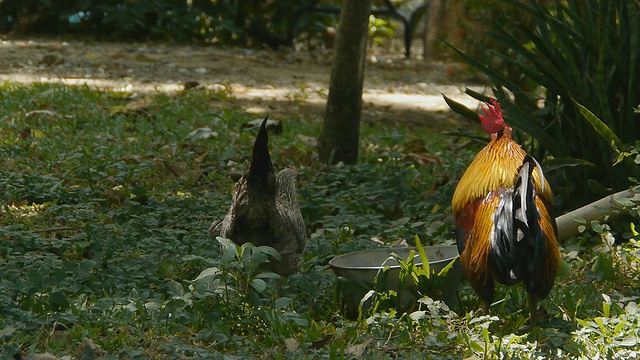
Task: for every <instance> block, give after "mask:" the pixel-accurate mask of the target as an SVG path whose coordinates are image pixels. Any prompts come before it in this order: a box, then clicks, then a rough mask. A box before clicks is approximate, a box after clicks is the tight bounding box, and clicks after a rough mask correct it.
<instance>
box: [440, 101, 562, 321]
mask: <svg viewBox="0 0 640 360" xmlns="http://www.w3.org/2000/svg"><path fill="white" fill-rule="evenodd" d="M483 111H484V113H485V115H484V116H483V115H479V118H480V120H481V122H482V127H483V129H484V130H485V131H486V132H487V133H489V134H490V136H491V141H490V142H489V144H488V145H487V146H485V147H484V148H483V149H482V150H481V151H480V152H479V153H478V154H477V155H476V157H475V158H474V159H473V161H472V162H471V164H470V165H469V167H468V168H467V170H466V171H465V173H464V174H463V175H462V178H461V179H460V182H459V183H458V186H457V187H456V190H455V193H454V194H453V199H452V204H451V205H452V211H453V215H454V217H455V227H456V239H457V244H458V251H459V253H460V262H461V263H462V266H463V269H464V274H465V277H466V278H467V280H468V281H469V283H470V284H471V287H472V288H473V289H474V290H475V292H476V293H477V294H478V295H479V296H480V298H481V299H482V301H483V305H484V306H483V308H484V312H485V313H488V311H489V306H490V305H491V303H492V302H493V295H494V291H495V281H496V280H497V281H498V282H499V283H502V284H505V285H514V284H517V283H519V282H523V283H524V286H525V288H526V290H527V293H528V300H529V311H530V314H531V315H530V321H529V324H530V326H533V325H535V324H536V320H537V318H536V314H537V312H538V309H537V304H538V301H539V300H542V299H544V298H546V297H547V295H549V292H550V291H551V288H552V287H553V283H554V281H555V277H556V271H557V269H558V265H559V262H560V251H559V249H558V241H557V238H556V235H557V229H556V222H555V218H554V216H553V194H552V192H551V188H550V187H549V184H548V183H547V181H546V179H545V178H544V174H543V173H542V167H541V166H540V164H538V162H537V161H536V160H535V159H534V158H533V157H531V156H529V155H527V154H526V153H525V151H524V150H523V149H522V148H521V147H520V145H518V143H516V142H515V141H514V140H513V138H512V132H513V130H512V129H511V127H509V126H507V125H506V124H505V122H504V119H503V117H502V110H501V109H500V104H498V102H497V101H496V100H494V99H491V102H490V103H486V107H483ZM541 310H543V309H541Z"/></svg>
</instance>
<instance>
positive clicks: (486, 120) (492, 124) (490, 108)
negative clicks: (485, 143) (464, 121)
mask: <svg viewBox="0 0 640 360" xmlns="http://www.w3.org/2000/svg"><path fill="white" fill-rule="evenodd" d="M489 101H490V103H488V102H485V105H486V106H483V107H482V111H483V112H484V116H483V115H478V117H479V118H480V121H481V122H482V128H483V129H484V131H486V132H487V133H489V134H494V133H497V132H500V131H502V130H503V129H504V127H505V126H506V124H505V123H504V119H503V118H502V109H500V104H499V103H498V100H496V99H489Z"/></svg>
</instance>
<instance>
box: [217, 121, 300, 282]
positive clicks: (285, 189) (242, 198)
mask: <svg viewBox="0 0 640 360" xmlns="http://www.w3.org/2000/svg"><path fill="white" fill-rule="evenodd" d="M268 118H269V117H268V116H267V117H266V118H265V119H264V121H263V122H262V125H261V126H260V130H258V135H257V136H256V141H255V143H254V145H253V153H252V154H251V163H250V165H249V169H247V170H246V171H245V173H244V174H243V175H242V177H241V178H240V180H238V183H237V184H236V187H235V191H234V194H233V199H232V203H231V209H230V210H229V212H228V213H227V215H226V216H225V217H224V219H222V220H218V221H216V222H214V223H213V224H212V225H211V227H210V228H209V233H210V234H211V235H212V236H221V237H223V238H227V239H229V240H232V241H233V242H234V243H236V244H238V245H242V244H244V243H247V242H250V243H252V244H254V245H256V246H262V245H266V246H271V247H273V248H275V249H276V250H278V252H279V253H280V256H281V260H280V262H276V263H274V264H272V266H271V267H270V269H271V270H273V271H274V272H276V273H278V274H280V275H282V276H288V275H290V274H292V273H294V272H296V271H297V268H298V262H299V260H300V256H301V254H302V252H303V251H304V249H305V246H306V237H307V234H306V229H305V225H304V221H303V219H302V213H301V212H300V207H299V206H298V195H297V189H296V188H297V186H296V185H297V178H298V172H297V171H296V170H295V169H292V168H286V169H283V170H282V171H280V172H279V173H278V174H277V175H274V172H273V165H272V163H271V156H270V155H269V148H268V146H267V143H268V140H269V138H268V135H267V129H266V124H267V119H268Z"/></svg>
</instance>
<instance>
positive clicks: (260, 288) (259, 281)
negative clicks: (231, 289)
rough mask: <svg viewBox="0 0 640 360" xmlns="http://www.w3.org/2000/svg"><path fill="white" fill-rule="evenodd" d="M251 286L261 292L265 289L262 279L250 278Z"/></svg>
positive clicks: (265, 284) (265, 285)
mask: <svg viewBox="0 0 640 360" xmlns="http://www.w3.org/2000/svg"><path fill="white" fill-rule="evenodd" d="M251 286H252V287H253V288H254V289H256V291H257V292H259V293H261V292H263V291H265V290H266V289H267V283H266V282H265V281H264V280H262V279H253V280H251Z"/></svg>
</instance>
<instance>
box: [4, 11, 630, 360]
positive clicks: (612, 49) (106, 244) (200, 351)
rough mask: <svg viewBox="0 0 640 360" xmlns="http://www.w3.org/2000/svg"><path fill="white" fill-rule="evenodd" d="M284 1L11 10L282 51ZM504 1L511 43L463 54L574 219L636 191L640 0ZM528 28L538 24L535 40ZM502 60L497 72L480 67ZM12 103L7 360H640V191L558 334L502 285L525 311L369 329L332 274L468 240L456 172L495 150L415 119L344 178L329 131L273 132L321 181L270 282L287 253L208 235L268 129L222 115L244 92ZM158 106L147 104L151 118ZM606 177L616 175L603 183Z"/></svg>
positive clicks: (555, 301) (401, 320)
mask: <svg viewBox="0 0 640 360" xmlns="http://www.w3.org/2000/svg"><path fill="white" fill-rule="evenodd" d="M280 3H282V4H284V3H287V2H275V3H267V4H264V5H256V4H254V3H253V2H233V3H231V2H224V1H221V2H215V3H214V2H208V1H206V2H198V1H193V2H192V3H191V5H190V6H189V7H184V6H183V5H184V4H182V3H180V8H179V9H178V5H177V3H175V2H169V1H153V2H141V1H131V2H126V3H115V4H111V5H98V4H97V2H92V1H82V2H76V1H70V2H62V3H56V4H57V6H62V7H65V6H66V7H68V8H67V10H66V12H60V11H57V10H56V11H55V12H54V11H53V10H52V6H53V5H52V4H53V2H49V1H23V2H13V1H4V2H2V3H1V5H0V6H1V7H2V10H3V11H0V13H2V14H8V15H7V16H5V17H3V18H2V19H1V21H4V23H3V24H0V26H4V29H8V28H9V27H14V26H15V25H16V21H17V19H20V17H19V16H18V15H19V14H23V15H24V14H25V13H26V14H34V13H38V14H44V15H47V14H48V16H44V15H43V16H41V17H36V18H35V19H31V20H29V19H27V20H26V21H27V22H26V23H25V24H21V25H20V26H23V29H27V30H28V29H29V26H32V25H33V24H40V25H46V26H47V29H50V30H55V31H56V32H60V33H66V32H68V31H71V32H73V31H78V32H80V31H82V32H85V33H91V34H96V35H98V36H105V37H106V36H110V35H111V34H113V35H114V36H118V38H120V37H122V36H124V37H126V36H132V37H137V36H143V37H145V38H159V39H168V38H171V39H191V38H195V39H199V40H205V41H211V42H217V41H220V42H223V43H225V44H233V43H236V41H237V43H242V44H247V43H251V42H254V41H255V42H261V43H266V44H269V40H268V39H267V40H263V39H259V38H257V37H256V36H255V35H253V31H254V30H255V31H262V30H264V29H265V28H266V29H267V30H268V33H269V34H271V35H273V39H275V40H274V41H280V40H282V39H286V37H283V36H284V34H285V33H286V32H285V30H284V25H282V24H285V23H286V21H284V20H282V19H285V18H286V17H287V16H288V15H287V14H290V13H284V14H280V13H278V12H277V11H276V10H273V11H271V10H269V9H267V8H266V7H268V6H272V5H273V4H280ZM463 3H465V2H464V1H463ZM230 4H232V5H234V6H231V7H230ZM261 4H262V3H261ZM269 4H271V5H269ZM80 5H82V7H80ZM28 6H31V7H28ZM105 6H106V7H105ZM241 6H246V7H247V9H248V11H239V9H240V8H241ZM503 6H506V7H508V9H511V11H510V12H509V14H512V16H511V17H507V18H504V19H503V18H502V17H499V16H498V15H495V14H493V15H492V14H491V13H483V14H485V15H487V17H486V18H487V19H495V20H500V23H498V24H496V25H500V26H496V27H495V28H494V31H493V32H492V33H491V34H490V38H491V39H492V40H493V41H489V42H487V43H486V45H485V46H484V47H483V48H482V49H481V50H478V52H477V53H476V52H473V51H471V49H469V51H467V52H468V54H467V52H461V55H462V56H463V57H464V58H465V59H466V60H467V61H468V62H469V63H470V64H472V65H474V66H475V67H476V68H478V69H480V70H481V71H482V72H483V73H485V74H486V75H487V76H488V78H489V79H490V81H491V82H492V84H493V87H494V88H495V90H494V93H495V95H496V96H497V97H498V98H499V100H500V101H501V102H502V103H503V104H504V107H505V109H506V111H507V113H508V115H509V119H508V121H509V122H510V123H512V124H514V126H515V127H517V128H518V129H519V130H523V131H524V132H525V133H526V134H527V135H528V136H530V137H524V136H523V135H522V134H521V136H523V137H521V138H520V140H521V143H522V144H523V145H524V146H525V147H526V148H527V150H528V151H530V152H532V153H533V154H535V155H536V156H538V157H539V158H544V159H545V160H546V161H545V165H546V168H547V169H548V170H549V171H548V172H549V173H550V174H551V175H552V176H553V177H554V178H555V179H554V180H553V181H552V183H553V184H554V185H555V184H564V186H556V187H554V189H556V192H557V193H558V200H559V201H558V203H559V204H560V206H561V208H564V209H570V208H572V206H573V204H575V203H578V202H584V201H587V199H589V198H590V197H595V196H597V194H599V193H600V191H601V190H602V189H605V191H606V190H608V188H619V187H626V186H633V185H636V181H637V180H636V179H637V177H635V173H636V172H637V171H638V168H637V163H636V162H637V161H638V160H637V159H638V153H639V150H638V148H637V145H636V144H634V141H635V136H634V135H633V134H636V133H637V120H638V116H639V114H638V111H635V112H634V110H633V108H634V107H637V106H638V104H640V101H638V99H637V96H638V92H637V90H636V88H637V86H634V84H635V83H634V81H637V80H636V79H638V76H636V75H637V71H638V70H637V69H638V56H637V49H638V48H640V47H638V46H637V42H638V36H637V34H638V33H639V32H638V31H637V30H638V29H637V26H638V24H640V22H639V21H637V20H638V16H640V15H639V13H640V12H639V11H638V2H637V1H607V2H605V1H596V0H588V1H584V2H578V1H571V0H569V1H550V2H548V3H547V2H544V3H542V2H518V1H509V2H508V3H503ZM252 7H253V8H252ZM158 9H161V10H158ZM291 9H293V7H291ZM4 10H6V11H4ZM471 10H473V9H471ZM21 11H23V13H20V12H21ZM25 11H26V12H25ZM81 11H82V12H81ZM208 11H210V12H208ZM225 11H226V13H225V14H228V15H225V16H224V17H223V16H216V15H218V14H222V13H224V12H225ZM473 11H479V12H482V11H483V10H482V9H480V8H475V10H473ZM471 13H473V12H471ZM277 14H280V15H277ZM242 15H245V16H242ZM276 15H277V16H276ZM183 16H184V18H183ZM194 16H195V17H194ZM278 16H280V17H278ZM22 18H23V19H25V17H24V16H23V17H22ZM70 19H71V20H72V21H71V22H70V21H69V20H70ZM181 19H182V20H181ZM194 19H195V20H194ZM278 19H280V20H278ZM518 19H528V21H526V22H523V23H526V24H529V25H530V26H527V27H522V26H516V24H518V21H517V20H518ZM299 20H300V21H308V22H309V24H315V25H313V26H318V27H322V26H325V24H326V23H325V22H324V21H325V20H324V19H323V18H311V17H300V19H299ZM21 21H22V20H21ZM512 21H513V22H512ZM193 24H196V25H197V26H196V27H193V26H192V25H193ZM252 24H254V25H252ZM279 24H280V25H279ZM281 25H282V26H281ZM309 26H311V25H309ZM65 27H66V28H65ZM18 29H20V27H18ZM31 29H35V27H31ZM167 29H169V30H170V31H169V30H167ZM194 29H197V30H196V31H194ZM202 29H204V31H202ZM210 29H213V30H215V31H213V30H212V31H209V30H210ZM305 29H307V31H308V33H309V34H313V31H314V30H313V28H312V27H306V28H305ZM14 30H15V28H14ZM634 34H635V35H634ZM483 49H484V50H483ZM486 50H492V51H486ZM465 54H467V55H465ZM485 55H488V56H489V58H488V60H487V59H484V60H483V59H478V58H477V57H476V56H485ZM485 60H486V61H485ZM486 64H489V65H486ZM2 93H3V96H2V98H1V99H0V120H1V122H0V161H1V164H2V167H1V169H2V170H0V191H1V192H2V194H3V196H2V198H1V201H2V217H1V218H0V315H1V316H0V345H1V346H2V348H3V351H4V354H6V356H9V357H11V356H17V354H20V353H22V354H25V355H26V354H29V355H31V354H36V353H42V352H45V351H48V352H51V353H53V354H55V355H58V356H63V355H71V356H75V357H87V358H91V357H95V356H103V357H105V358H119V357H128V358H149V357H151V358H185V357H197V358H214V359H217V358H233V357H234V356H235V357H241V358H303V357H304V358H311V359H313V358H327V357H329V358H354V357H362V358H375V359H380V358H403V357H405V358H425V357H434V358H468V357H473V356H475V357H478V358H549V357H557V358H565V357H571V358H600V357H602V358H634V357H638V348H639V345H638V338H639V337H640V311H639V310H638V306H637V301H638V300H637V296H638V295H637V294H638V293H639V290H640V289H639V285H638V282H637V279H638V277H639V276H640V274H639V272H640V246H639V245H638V232H637V231H636V225H635V224H637V222H638V218H639V217H640V207H638V205H636V202H635V201H636V200H637V198H638V196H636V198H634V199H632V200H629V201H625V203H624V204H623V205H625V206H626V207H627V210H628V212H629V214H630V218H627V219H625V224H624V225H625V226H624V227H622V228H613V227H612V225H609V224H605V223H597V222H594V223H591V224H584V225H585V228H586V227H587V226H589V227H590V228H592V229H593V231H592V232H588V233H583V234H582V235H581V236H578V237H576V238H573V239H569V240H566V241H564V242H562V243H561V244H560V245H561V251H562V254H563V265H562V269H561V272H560V275H559V277H558V279H557V282H556V286H555V287H554V289H553V290H552V293H551V295H550V296H549V298H548V299H547V300H545V301H544V305H545V306H546V308H547V310H548V313H549V321H548V322H545V323H543V324H542V326H541V327H539V328H536V329H534V330H533V331H532V332H530V333H528V334H524V335H516V334H515V333H516V332H517V330H519V329H520V328H521V327H522V325H523V324H524V323H525V321H526V311H523V309H524V303H525V296H524V293H523V291H522V289H521V288H518V287H513V288H500V290H499V296H497V298H504V300H502V301H500V302H499V303H498V304H496V305H494V306H493V307H492V315H493V316H483V315H479V314H478V313H477V311H476V309H479V308H480V302H479V300H478V299H477V297H476V296H475V295H474V294H473V293H472V291H471V289H470V288H469V287H468V286H464V287H463V288H462V289H461V291H460V295H459V296H460V299H459V302H458V305H457V307H456V308H455V309H449V308H448V307H447V306H446V305H444V304H441V303H439V302H434V301H432V300H431V299H428V298H424V299H423V300H422V301H421V302H420V304H419V307H417V308H415V309H412V311H410V312H409V313H402V314H399V313H396V312H395V311H393V310H380V311H377V312H375V313H367V314H364V316H363V317H361V318H360V319H358V320H348V319H346V318H344V317H343V316H342V313H341V310H340V303H339V297H338V296H337V294H336V291H335V286H336V279H335V276H334V275H333V274H332V273H331V272H330V271H329V269H328V265H327V263H328V261H329V259H331V258H332V257H333V256H335V255H337V254H342V253H345V252H348V251H353V250H357V249H363V248H370V247H375V246H379V245H381V244H382V245H385V246H388V245H390V244H394V243H397V242H402V241H403V240H409V241H410V239H412V238H413V236H414V235H418V236H419V237H420V238H421V239H422V240H423V243H426V244H435V243H438V244H447V243H449V244H451V243H453V240H452V239H453V236H452V233H451V228H450V224H451V216H450V207H449V206H450V205H449V204H450V199H451V194H452V191H453V188H454V187H455V179H457V178H459V176H460V174H461V172H462V171H463V170H464V168H465V167H466V165H467V164H468V163H469V161H470V159H471V157H472V156H473V155H474V154H475V153H476V152H477V150H478V148H479V146H481V145H480V144H475V145H472V146H469V147H460V146H459V144H458V143H456V141H457V140H456V139H455V138H454V137H448V136H444V135H440V134H435V135H434V134H433V132H431V131H421V129H416V128H414V127H412V126H408V125H402V124H400V125H394V126H393V127H392V126H389V125H385V124H367V123H365V124H363V126H362V128H361V130H362V134H361V144H360V145H361V149H362V151H361V155H360V164H358V165H354V166H348V167H347V166H323V165H320V164H318V163H317V162H316V161H314V160H313V156H312V154H313V152H314V150H313V149H309V148H307V145H306V144H305V142H304V141H303V139H302V138H299V137H298V136H297V135H299V134H303V135H308V136H314V135H316V134H318V133H319V132H320V124H319V123H318V122H317V120H316V119H310V118H301V117H297V116H294V115H291V116H290V117H288V118H284V119H280V120H282V121H283V122H284V123H285V129H286V131H285V132H284V133H283V134H282V135H281V136H273V137H272V139H271V140H272V141H271V148H272V149H274V153H273V155H274V156H273V157H274V158H275V159H277V164H276V167H277V168H281V167H283V166H286V165H295V166H296V167H298V168H299V169H301V170H302V174H303V178H302V188H301V190H300V199H301V207H302V211H303V214H304V216H305V221H306V223H307V226H308V229H309V231H310V240H309V245H308V248H307V252H306V254H305V258H304V261H303V263H302V269H301V272H300V274H297V275H294V276H292V277H290V278H288V279H280V278H278V277H276V276H273V275H272V274H269V273H265V272H261V271H259V270H258V265H259V264H260V263H261V262H264V261H266V260H267V259H268V250H265V249H256V248H253V247H251V246H244V247H242V248H237V247H235V246H232V245H231V244H229V243H228V242H225V241H219V240H215V239H211V238H209V236H208V235H207V232H206V229H207V227H208V226H209V224H210V223H211V221H213V220H214V219H217V218H219V217H221V216H222V215H223V214H224V213H225V212H226V210H227V206H228V204H229V202H230V194H231V189H232V187H233V182H232V181H231V180H230V179H229V176H228V174H229V173H230V172H231V171H234V170H242V169H243V168H244V166H245V164H246V162H247V156H248V153H249V151H248V149H250V147H251V144H252V141H253V138H254V132H253V131H251V130H240V126H241V124H244V123H245V122H246V121H248V120H252V119H253V117H252V116H250V115H248V114H246V113H244V112H242V111H240V110H239V109H234V108H232V107H229V108H228V109H225V110H223V111H217V110H212V109H211V108H209V107H208V105H207V104H209V103H210V101H211V100H212V99H216V100H218V101H224V100H225V99H227V98H229V97H232V96H233V94H232V93H230V92H228V91H227V90H224V89H223V90H220V91H218V92H216V91H212V90H204V89H192V90H188V91H184V92H180V93H178V94H175V95H148V96H147V97H146V98H143V99H139V98H136V97H134V96H131V95H130V94H127V93H118V92H108V91H94V90H91V89H88V88H85V87H64V86H55V85H43V84H35V85H33V86H28V87H18V86H15V85H12V84H9V83H6V84H2ZM470 94H471V95H472V96H476V97H479V98H481V96H480V95H478V94H474V93H472V92H470ZM138 101H143V102H145V103H146V104H147V106H145V107H144V108H143V109H142V110H141V109H140V107H138V106H132V104H135V103H136V102H138ZM451 104H452V107H453V108H454V110H456V111H458V112H460V113H462V114H465V115H467V116H471V113H470V111H469V110H468V109H464V108H462V107H460V106H458V105H456V104H454V103H451ZM473 117H474V118H475V115H473ZM427 134H428V135H427ZM611 143H613V145H615V148H613V147H612V146H611ZM309 159H312V160H309ZM618 161H619V164H618V165H615V167H612V166H613V164H614V163H616V162H618ZM594 166H595V167H598V168H599V169H606V171H602V170H599V171H598V172H595V171H590V170H589V169H590V168H594ZM611 215H616V214H611ZM613 233H615V234H616V237H614V235H613ZM382 297H383V296H381V298H382ZM3 356H4V355H3Z"/></svg>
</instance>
